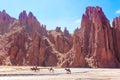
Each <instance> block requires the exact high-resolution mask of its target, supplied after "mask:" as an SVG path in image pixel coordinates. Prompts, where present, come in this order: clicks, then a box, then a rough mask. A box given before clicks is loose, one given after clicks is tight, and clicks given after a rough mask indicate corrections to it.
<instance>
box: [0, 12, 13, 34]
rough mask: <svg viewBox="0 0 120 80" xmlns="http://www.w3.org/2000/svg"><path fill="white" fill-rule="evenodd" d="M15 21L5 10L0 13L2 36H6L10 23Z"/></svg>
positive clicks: (0, 32) (0, 31)
mask: <svg viewBox="0 0 120 80" xmlns="http://www.w3.org/2000/svg"><path fill="white" fill-rule="evenodd" d="M13 20H14V19H13V18H12V17H10V16H9V15H8V14H7V13H6V11H5V10H3V11H2V12H0V34H4V33H5V32H7V31H8V29H9V25H10V23H11V22H12V21H13Z"/></svg>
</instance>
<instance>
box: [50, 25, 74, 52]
mask: <svg viewBox="0 0 120 80" xmlns="http://www.w3.org/2000/svg"><path fill="white" fill-rule="evenodd" d="M49 39H50V41H51V42H53V44H54V45H55V48H56V50H58V51H59V52H61V53H67V52H68V51H69V50H70V49H71V48H72V45H73V44H72V36H71V34H69V32H68V30H67V29H66V28H65V30H64V32H62V31H61V29H60V28H59V27H57V28H56V30H53V31H50V33H49Z"/></svg>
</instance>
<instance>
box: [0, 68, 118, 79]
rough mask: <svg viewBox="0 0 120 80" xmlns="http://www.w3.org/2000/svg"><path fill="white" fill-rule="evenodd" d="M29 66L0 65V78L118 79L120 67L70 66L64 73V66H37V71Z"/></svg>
mask: <svg viewBox="0 0 120 80" xmlns="http://www.w3.org/2000/svg"><path fill="white" fill-rule="evenodd" d="M30 68H31V67H30V66H28V67H27V66H12V67H11V66H0V80H120V69H108V68H106V69H100V68H97V69H89V68H70V69H71V72H72V73H71V74H66V71H65V70H64V68H54V72H50V71H49V70H48V67H39V68H40V70H39V71H36V72H35V71H32V70H30Z"/></svg>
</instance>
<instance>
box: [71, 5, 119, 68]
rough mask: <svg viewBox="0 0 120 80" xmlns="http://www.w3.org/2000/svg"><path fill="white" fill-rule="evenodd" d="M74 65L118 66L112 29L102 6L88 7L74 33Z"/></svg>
mask: <svg viewBox="0 0 120 80" xmlns="http://www.w3.org/2000/svg"><path fill="white" fill-rule="evenodd" d="M73 36H74V37H73V50H74V54H75V56H74V60H73V64H72V65H71V66H72V67H117V66H118V65H117V64H118V63H117V60H116V57H115V53H114V48H113V36H112V29H111V27H110V24H109V21H108V19H107V18H106V17H105V15H104V13H103V11H102V9H101V8H100V7H87V8H86V13H85V14H83V16H82V22H81V28H80V29H79V30H76V31H75V32H74V35H73Z"/></svg>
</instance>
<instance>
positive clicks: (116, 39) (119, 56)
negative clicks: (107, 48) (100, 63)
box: [113, 17, 120, 63]
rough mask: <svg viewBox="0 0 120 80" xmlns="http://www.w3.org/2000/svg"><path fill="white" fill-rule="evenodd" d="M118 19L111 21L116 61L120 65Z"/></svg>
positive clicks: (119, 28)
mask: <svg viewBox="0 0 120 80" xmlns="http://www.w3.org/2000/svg"><path fill="white" fill-rule="evenodd" d="M119 34H120V17H117V18H115V19H114V20H113V36H114V49H115V55H116V58H117V60H118V61H119V63H120V50H119V48H120V42H119V40H120V36H119Z"/></svg>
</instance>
